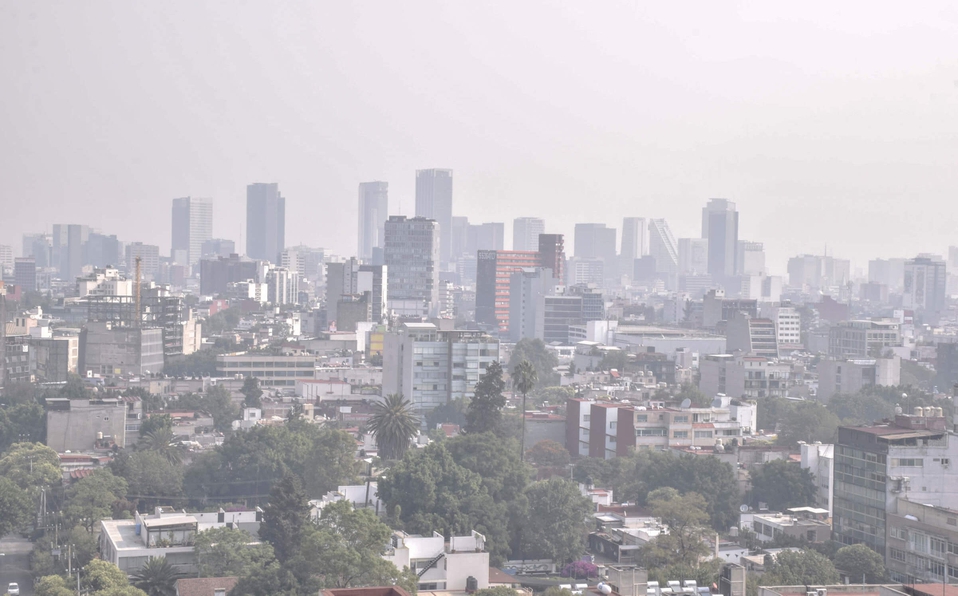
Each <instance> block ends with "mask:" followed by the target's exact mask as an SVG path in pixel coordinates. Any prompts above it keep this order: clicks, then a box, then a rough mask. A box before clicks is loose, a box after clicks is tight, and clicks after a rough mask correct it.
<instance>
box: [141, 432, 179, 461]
mask: <svg viewBox="0 0 958 596" xmlns="http://www.w3.org/2000/svg"><path fill="white" fill-rule="evenodd" d="M137 447H138V448H139V449H142V450H147V451H152V452H154V453H158V454H159V455H161V456H163V459H165V460H166V461H168V462H169V463H170V464H171V465H174V466H175V465H179V463H180V462H181V461H183V443H182V442H180V440H179V439H177V438H176V434H175V433H174V432H173V428H172V427H170V426H163V427H160V428H157V429H155V430H151V431H150V432H148V433H147V434H146V435H144V436H143V438H142V439H141V440H140V442H139V443H137Z"/></svg>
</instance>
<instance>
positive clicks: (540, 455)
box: [526, 439, 571, 469]
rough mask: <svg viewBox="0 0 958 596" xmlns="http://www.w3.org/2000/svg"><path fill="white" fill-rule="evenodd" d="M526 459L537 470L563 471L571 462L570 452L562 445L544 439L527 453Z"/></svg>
mask: <svg viewBox="0 0 958 596" xmlns="http://www.w3.org/2000/svg"><path fill="white" fill-rule="evenodd" d="M526 457H527V458H528V459H529V461H530V462H532V465H534V466H536V467H537V468H538V467H542V468H556V469H562V468H565V467H566V466H568V465H569V462H570V460H571V458H570V456H569V450H568V449H566V448H565V446H564V445H562V443H557V442H555V441H552V440H549V439H544V440H542V441H539V442H538V443H536V444H535V445H533V446H532V448H531V449H529V451H527V452H526Z"/></svg>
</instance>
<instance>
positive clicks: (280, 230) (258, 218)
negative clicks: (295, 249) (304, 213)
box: [246, 182, 286, 263]
mask: <svg viewBox="0 0 958 596" xmlns="http://www.w3.org/2000/svg"><path fill="white" fill-rule="evenodd" d="M285 248H286V198H285V197H283V195H281V194H279V184H276V183H275V182H273V183H263V182H257V183H255V184H250V185H249V186H247V187H246V256H248V257H249V258H251V259H257V260H263V261H270V262H272V263H279V262H280V253H282V252H283V249H285Z"/></svg>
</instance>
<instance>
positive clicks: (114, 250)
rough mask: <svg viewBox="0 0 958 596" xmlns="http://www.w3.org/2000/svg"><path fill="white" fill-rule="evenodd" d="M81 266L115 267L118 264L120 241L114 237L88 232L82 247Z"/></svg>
mask: <svg viewBox="0 0 958 596" xmlns="http://www.w3.org/2000/svg"><path fill="white" fill-rule="evenodd" d="M83 264H84V265H93V266H94V267H99V268H101V269H102V268H103V267H107V266H110V265H112V266H113V267H116V266H117V265H119V264H120V241H119V240H118V239H117V237H116V236H115V235H112V236H107V235H105V234H100V233H98V232H90V235H89V236H88V237H87V241H86V244H85V245H84V247H83Z"/></svg>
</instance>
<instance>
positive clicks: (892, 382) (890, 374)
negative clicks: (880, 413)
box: [818, 356, 901, 400]
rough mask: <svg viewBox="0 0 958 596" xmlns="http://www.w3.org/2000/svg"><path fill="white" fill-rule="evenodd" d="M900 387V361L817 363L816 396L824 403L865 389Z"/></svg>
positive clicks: (832, 359) (827, 360)
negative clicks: (835, 396) (836, 396)
mask: <svg viewBox="0 0 958 596" xmlns="http://www.w3.org/2000/svg"><path fill="white" fill-rule="evenodd" d="M899 384H901V358H900V357H899V356H891V357H889V358H858V359H836V358H822V359H821V360H820V361H819V362H818V397H819V399H823V400H828V399H831V397H832V396H834V395H838V394H840V393H841V394H845V395H852V394H855V393H858V392H859V391H861V390H862V389H863V388H865V387H874V386H878V387H894V386H896V385H899Z"/></svg>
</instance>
